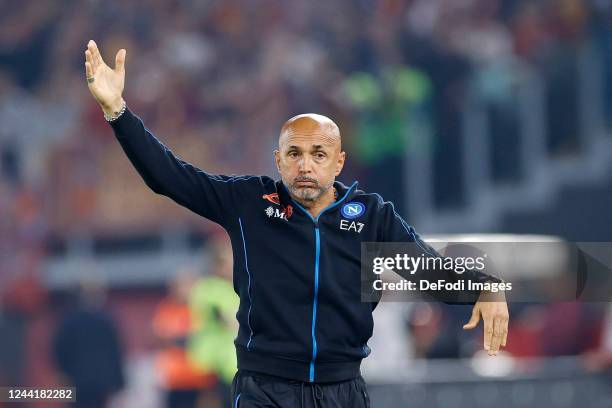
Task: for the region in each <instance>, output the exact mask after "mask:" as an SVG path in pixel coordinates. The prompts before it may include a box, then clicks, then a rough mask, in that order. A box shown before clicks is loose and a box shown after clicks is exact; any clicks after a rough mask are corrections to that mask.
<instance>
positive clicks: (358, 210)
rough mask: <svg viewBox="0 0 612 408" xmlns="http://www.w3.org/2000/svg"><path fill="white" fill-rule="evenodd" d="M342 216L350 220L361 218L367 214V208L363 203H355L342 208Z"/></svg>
mask: <svg viewBox="0 0 612 408" xmlns="http://www.w3.org/2000/svg"><path fill="white" fill-rule="evenodd" d="M341 212H342V215H343V216H344V217H345V218H348V219H349V220H352V219H355V218H358V217H361V216H362V215H363V213H364V212H365V206H364V205H363V204H361V203H358V202H356V201H353V202H351V203H346V204H344V205H343V206H342V210H341Z"/></svg>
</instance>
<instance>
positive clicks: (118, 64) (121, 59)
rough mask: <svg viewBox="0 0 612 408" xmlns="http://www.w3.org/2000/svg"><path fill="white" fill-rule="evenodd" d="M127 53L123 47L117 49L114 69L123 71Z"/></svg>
mask: <svg viewBox="0 0 612 408" xmlns="http://www.w3.org/2000/svg"><path fill="white" fill-rule="evenodd" d="M126 54H127V51H126V50H124V49H123V48H122V49H120V50H119V52H117V55H116V56H115V71H118V72H125V55H126Z"/></svg>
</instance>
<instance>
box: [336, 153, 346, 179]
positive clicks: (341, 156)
mask: <svg viewBox="0 0 612 408" xmlns="http://www.w3.org/2000/svg"><path fill="white" fill-rule="evenodd" d="M345 160H346V153H345V152H344V151H342V152H340V154H339V155H338V162H337V163H336V176H338V175H340V172H342V168H343V167H344V161H345Z"/></svg>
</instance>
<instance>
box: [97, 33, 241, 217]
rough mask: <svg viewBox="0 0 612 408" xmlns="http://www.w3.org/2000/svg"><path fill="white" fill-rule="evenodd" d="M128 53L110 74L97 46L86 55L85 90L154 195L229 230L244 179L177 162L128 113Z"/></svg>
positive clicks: (117, 58) (122, 52)
mask: <svg viewBox="0 0 612 408" xmlns="http://www.w3.org/2000/svg"><path fill="white" fill-rule="evenodd" d="M125 57H126V50H124V49H121V50H119V51H118V52H117V55H116V56H115V68H114V69H112V68H110V67H109V66H108V65H106V63H105V62H104V60H103V59H102V56H101V55H100V51H99V50H98V47H97V45H96V43H95V42H94V41H89V43H88V44H87V50H86V51H85V73H86V77H87V86H88V87H89V90H90V92H91V94H92V95H93V97H94V98H95V99H96V101H97V102H98V104H99V105H100V107H101V108H102V111H103V112H104V114H105V116H106V118H107V120H109V121H110V125H111V127H112V128H113V131H114V132H115V136H116V137H117V140H118V141H119V143H120V144H121V147H122V148H123V150H124V151H125V153H126V155H127V156H128V158H129V160H130V161H131V162H132V164H133V165H134V167H135V168H136V170H137V171H138V173H139V174H140V175H141V177H142V178H143V180H144V181H145V183H146V184H147V185H148V186H149V187H150V188H151V189H152V190H153V191H154V192H156V193H158V194H162V195H165V196H167V197H169V198H171V199H173V200H174V201H176V202H177V203H178V204H180V205H182V206H184V207H187V208H189V209H190V210H192V211H194V212H196V213H197V214H200V215H202V216H203V217H206V218H208V219H210V220H212V221H214V222H217V223H219V224H221V225H225V224H226V222H227V220H228V218H229V217H230V215H231V214H232V211H233V208H234V206H233V205H232V203H233V202H234V200H233V198H234V197H233V195H232V194H233V189H232V187H233V185H234V184H235V182H236V181H240V180H244V179H245V177H228V176H217V175H210V174H207V173H205V172H204V171H202V170H200V169H198V168H196V167H194V166H193V165H191V164H189V163H186V162H184V161H182V160H180V159H179V158H178V157H176V156H175V155H174V154H173V153H172V151H170V149H168V148H167V147H166V146H164V145H163V144H162V143H161V142H160V141H159V140H158V139H157V138H156V137H155V136H154V135H153V134H152V133H151V132H150V131H149V130H148V129H147V128H146V127H145V126H144V124H143V122H142V120H140V118H138V117H137V116H135V115H134V114H133V113H132V112H130V110H129V109H127V108H126V105H125V101H124V99H123V97H122V94H123V88H124V84H125Z"/></svg>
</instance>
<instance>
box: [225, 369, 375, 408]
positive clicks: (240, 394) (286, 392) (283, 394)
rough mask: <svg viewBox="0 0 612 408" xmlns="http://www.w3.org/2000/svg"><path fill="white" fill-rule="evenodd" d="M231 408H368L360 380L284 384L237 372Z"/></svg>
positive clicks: (268, 377)
mask: <svg viewBox="0 0 612 408" xmlns="http://www.w3.org/2000/svg"><path fill="white" fill-rule="evenodd" d="M232 404H233V405H232V407H231V408H264V407H265V408H369V407H370V398H369V396H368V391H367V389H366V384H365V381H364V380H363V378H362V377H361V376H359V377H357V378H355V379H353V380H347V381H341V382H334V383H309V382H302V381H294V380H287V379H284V378H279V377H273V376H269V375H265V374H260V373H254V372H251V371H238V373H237V374H236V376H235V377H234V381H233V382H232Z"/></svg>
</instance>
